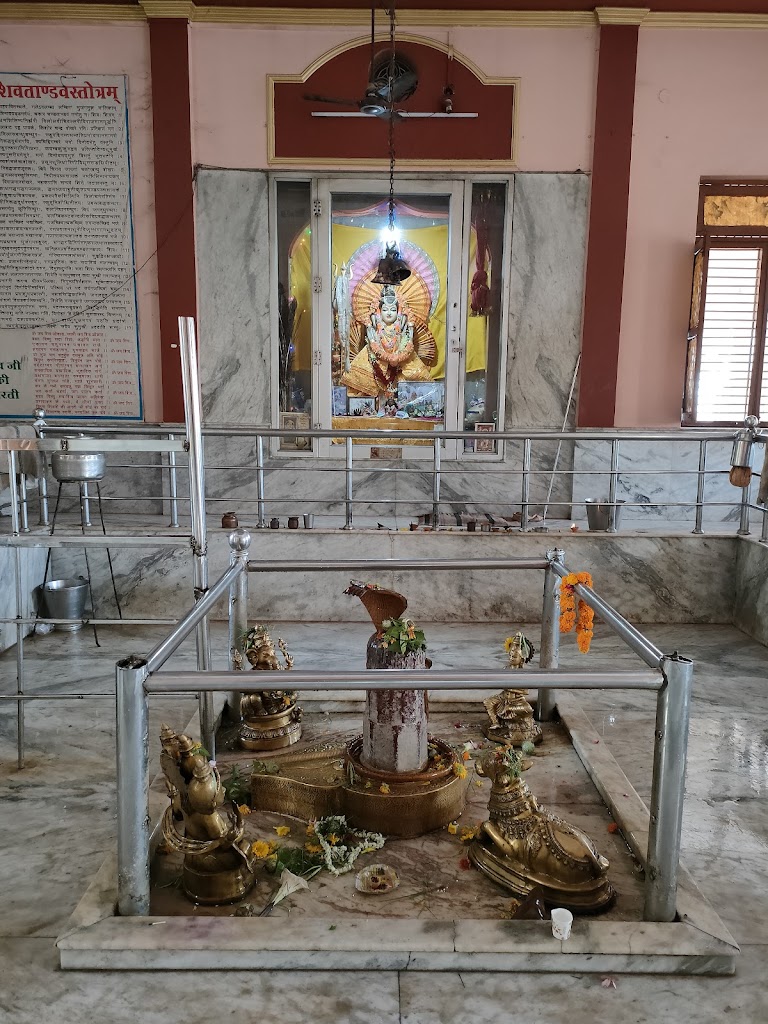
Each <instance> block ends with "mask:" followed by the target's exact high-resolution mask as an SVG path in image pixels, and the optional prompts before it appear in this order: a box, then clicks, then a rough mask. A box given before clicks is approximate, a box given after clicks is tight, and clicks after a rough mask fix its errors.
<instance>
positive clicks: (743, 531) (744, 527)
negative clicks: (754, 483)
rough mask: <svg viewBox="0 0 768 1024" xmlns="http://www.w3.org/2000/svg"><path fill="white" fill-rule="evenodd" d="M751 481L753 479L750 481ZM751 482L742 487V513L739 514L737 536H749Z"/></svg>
mask: <svg viewBox="0 0 768 1024" xmlns="http://www.w3.org/2000/svg"><path fill="white" fill-rule="evenodd" d="M750 482H751V481H750ZM749 487H750V485H749V484H746V486H744V487H742V489H741V515H740V516H739V529H738V531H737V536H739V537H748V536H749Z"/></svg>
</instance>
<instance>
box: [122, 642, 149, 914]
mask: <svg viewBox="0 0 768 1024" xmlns="http://www.w3.org/2000/svg"><path fill="white" fill-rule="evenodd" d="M146 678H147V663H146V662H145V661H142V659H141V658H137V657H136V656H135V655H132V656H131V657H130V658H126V659H125V660H123V661H118V663H117V665H116V667H115V684H116V698H117V699H116V709H117V910H118V913H119V914H121V915H122V916H123V917H135V916H137V915H144V916H145V915H147V914H149V709H148V706H147V697H146V694H145V693H144V680H145V679H146Z"/></svg>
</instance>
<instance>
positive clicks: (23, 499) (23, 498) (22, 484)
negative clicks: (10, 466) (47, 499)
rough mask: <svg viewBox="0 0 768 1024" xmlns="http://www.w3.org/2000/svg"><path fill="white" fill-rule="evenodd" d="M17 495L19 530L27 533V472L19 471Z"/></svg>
mask: <svg viewBox="0 0 768 1024" xmlns="http://www.w3.org/2000/svg"><path fill="white" fill-rule="evenodd" d="M19 497H20V502H19V504H20V506H21V532H22V533H29V511H28V509H27V474H26V473H25V472H24V471H23V470H22V471H21V472H20V473H19Z"/></svg>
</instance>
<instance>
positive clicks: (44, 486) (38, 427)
mask: <svg viewBox="0 0 768 1024" xmlns="http://www.w3.org/2000/svg"><path fill="white" fill-rule="evenodd" d="M32 426H33V427H34V428H35V432H36V433H37V436H38V437H39V438H41V439H42V438H44V437H45V433H44V428H45V410H44V409H35V422H34V423H33V424H32ZM38 455H39V457H40V473H39V475H38V478H37V496H38V500H39V503H40V515H39V517H38V518H39V520H40V526H47V525H48V477H47V471H48V455H47V453H46V452H38Z"/></svg>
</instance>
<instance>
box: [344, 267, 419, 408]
mask: <svg viewBox="0 0 768 1024" xmlns="http://www.w3.org/2000/svg"><path fill="white" fill-rule="evenodd" d="M363 294H365V295H369V294H370V292H369V291H366V290H363ZM374 295H375V293H374ZM357 306H358V310H359V301H358V303H357ZM357 316H359V312H357V315H356V321H357V323H356V326H357V344H358V346H359V348H358V351H357V354H356V355H355V357H354V359H353V360H352V363H351V365H350V367H349V369H348V370H347V371H346V372H345V373H344V374H342V377H341V383H342V384H343V385H344V386H345V387H346V388H347V391H348V394H349V395H351V396H368V397H372V398H377V397H378V396H379V395H393V396H395V395H396V394H397V385H398V383H399V381H401V380H408V381H430V380H431V379H432V378H431V376H430V373H429V367H430V366H434V364H435V362H436V361H437V350H436V346H435V339H434V338H433V337H432V335H431V333H430V332H429V329H428V328H427V326H426V323H425V322H424V321H422V320H421V319H420V318H419V317H417V316H416V314H414V312H413V311H412V309H411V307H410V306H409V304H408V303H407V301H406V300H405V298H404V297H403V296H402V295H401V294H398V291H397V289H396V287H395V286H393V285H382V287H381V290H380V291H379V293H378V295H375V297H374V298H373V299H372V300H371V301H370V303H369V306H368V310H367V316H366V317H365V318H364V319H363V318H362V317H361V318H360V319H359V320H357ZM363 328H364V335H363ZM362 337H364V339H365V340H364V343H363V344H362V346H360V341H361V340H362Z"/></svg>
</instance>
